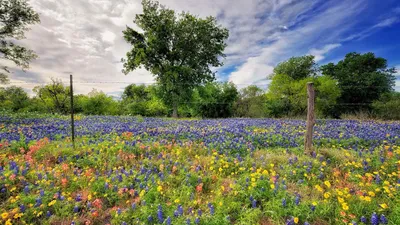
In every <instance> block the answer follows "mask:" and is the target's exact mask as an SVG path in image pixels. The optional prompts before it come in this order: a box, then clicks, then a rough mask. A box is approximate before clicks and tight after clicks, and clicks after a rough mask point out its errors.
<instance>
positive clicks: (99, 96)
mask: <svg viewBox="0 0 400 225" xmlns="http://www.w3.org/2000/svg"><path fill="white" fill-rule="evenodd" d="M83 113H84V114H86V115H117V114H118V103H117V102H116V101H114V99H113V98H112V97H111V96H107V95H106V94H104V93H103V92H101V91H100V92H99V91H97V90H95V89H93V90H92V91H91V92H90V93H89V94H88V97H87V99H86V101H84V102H83Z"/></svg>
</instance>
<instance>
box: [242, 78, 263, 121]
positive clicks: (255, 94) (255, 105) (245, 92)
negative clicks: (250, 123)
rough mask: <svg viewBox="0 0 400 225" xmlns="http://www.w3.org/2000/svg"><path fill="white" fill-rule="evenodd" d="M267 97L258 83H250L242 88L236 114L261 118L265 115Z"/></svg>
mask: <svg viewBox="0 0 400 225" xmlns="http://www.w3.org/2000/svg"><path fill="white" fill-rule="evenodd" d="M265 104H266V97H265V93H264V90H262V89H261V88H259V87H257V86H256V85H250V86H248V87H246V88H243V89H241V90H240V96H239V99H238V100H237V102H236V106H235V108H236V110H235V111H236V116H239V117H251V118H260V117H264V116H265V112H266V111H265V109H266V108H265Z"/></svg>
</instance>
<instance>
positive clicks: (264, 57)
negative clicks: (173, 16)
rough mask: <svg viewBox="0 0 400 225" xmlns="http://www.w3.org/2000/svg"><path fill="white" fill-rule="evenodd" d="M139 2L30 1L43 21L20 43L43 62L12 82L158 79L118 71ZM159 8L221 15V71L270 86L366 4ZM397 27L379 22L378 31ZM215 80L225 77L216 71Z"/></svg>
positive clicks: (191, 0)
mask: <svg viewBox="0 0 400 225" xmlns="http://www.w3.org/2000/svg"><path fill="white" fill-rule="evenodd" d="M140 2H141V0H74V1H71V0H57V1H54V0H52V1H49V0H31V1H30V4H31V5H32V6H33V7H34V8H35V10H36V11H38V12H39V13H40V16H41V24H39V25H35V26H33V27H32V30H31V31H29V32H28V33H27V35H26V36H27V39H25V40H22V41H21V43H22V44H23V45H26V46H28V47H29V48H31V49H33V50H34V51H36V52H37V54H38V55H39V57H40V58H39V59H38V60H36V61H34V62H32V64H31V68H30V70H29V72H28V73H22V72H18V71H17V70H15V73H13V74H12V75H11V76H10V78H11V81H26V82H29V85H28V84H26V85H24V87H26V88H31V87H33V86H35V85H37V84H40V83H44V82H48V81H50V78H51V77H54V78H60V79H63V80H66V81H68V74H69V73H66V72H72V73H73V74H74V79H75V81H76V82H77V84H76V85H75V88H76V92H77V93H88V92H89V91H91V89H92V88H96V89H98V90H102V91H104V92H106V93H110V94H115V93H119V92H121V91H122V90H123V88H124V87H125V86H127V85H128V84H129V83H152V82H154V77H153V76H152V75H151V74H150V73H149V72H148V71H146V70H144V69H139V70H136V71H134V72H131V73H130V74H129V75H123V74H122V73H121V70H122V64H121V63H120V59H121V58H123V57H124V56H125V54H126V52H127V51H128V50H129V49H130V46H129V45H128V44H127V43H126V42H125V41H124V39H123V37H122V31H123V30H124V29H125V27H126V25H128V26H131V27H133V28H135V29H138V28H137V27H136V26H135V25H134V24H133V20H134V17H135V15H136V14H137V13H141V12H142V7H141V3H140ZM160 3H161V4H164V5H166V6H167V7H169V8H172V9H175V10H176V11H177V12H180V11H189V12H191V13H192V14H195V15H199V16H201V17H205V16H209V15H212V16H216V17H217V19H218V22H219V23H221V24H222V25H223V26H225V27H227V28H228V29H229V30H230V37H229V40H228V47H227V48H226V51H225V53H226V54H227V58H226V59H225V61H224V63H225V66H224V67H223V68H219V69H218V71H223V70H224V69H226V68H237V70H236V71H235V72H233V73H231V74H230V76H229V80H231V81H233V82H235V83H236V84H238V86H239V87H241V86H242V85H243V84H244V85H247V84H251V83H255V82H256V83H257V84H259V85H261V86H267V85H268V84H269V81H268V80H266V77H267V75H269V74H270V73H271V72H272V70H273V67H274V66H275V65H276V63H278V62H279V61H282V60H285V59H287V58H289V57H290V56H295V55H302V54H306V53H307V51H308V50H309V49H311V50H310V52H314V53H315V55H316V56H317V57H318V59H319V60H320V59H322V58H323V57H325V55H326V54H328V52H329V51H330V50H332V49H333V48H335V47H338V46H339V44H338V38H341V37H342V34H344V33H346V32H347V31H349V29H351V28H353V26H354V24H355V23H356V20H355V19H354V18H356V17H357V15H358V14H359V13H360V12H362V10H363V9H364V8H365V7H366V5H367V3H366V2H365V1H363V0H355V1H347V0H338V1H332V2H325V1H314V0H305V1H295V0H280V1H265V0H247V1H243V0H217V1H216V0H201V1H199V0H160ZM395 22H396V21H395V20H382V21H381V22H380V23H378V24H377V25H376V26H378V27H383V26H389V25H391V24H393V23H395ZM374 29H377V28H374ZM332 30H335V32H331V31H332ZM332 43H337V44H332ZM11 67H15V66H13V65H11ZM225 76H226V75H225ZM218 79H220V80H223V79H224V77H222V75H221V74H218ZM225 79H226V77H225ZM87 82H91V83H87ZM93 82H94V83H93ZM98 82H114V83H108V84H107V83H98Z"/></svg>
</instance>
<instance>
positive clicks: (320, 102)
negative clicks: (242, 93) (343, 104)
mask: <svg viewBox="0 0 400 225" xmlns="http://www.w3.org/2000/svg"><path fill="white" fill-rule="evenodd" d="M308 82H314V87H315V90H316V105H315V107H316V111H317V113H319V114H320V115H322V116H331V115H330V113H331V111H330V110H331V107H334V106H335V105H336V100H337V98H338V97H339V96H340V90H339V88H338V86H337V85H336V81H335V80H334V79H333V78H331V77H327V76H318V77H308V78H304V79H301V80H295V79H293V78H291V77H289V76H288V75H285V74H279V75H276V76H274V77H273V78H272V82H271V84H270V86H269V90H268V93H267V111H268V114H269V115H271V116H273V117H282V116H299V115H305V114H306V109H307V87H306V84H307V83H308Z"/></svg>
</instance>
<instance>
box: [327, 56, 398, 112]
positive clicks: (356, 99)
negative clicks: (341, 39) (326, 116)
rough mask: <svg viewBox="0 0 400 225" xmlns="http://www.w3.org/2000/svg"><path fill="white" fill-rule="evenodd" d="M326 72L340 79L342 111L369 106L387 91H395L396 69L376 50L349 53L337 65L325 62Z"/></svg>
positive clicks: (356, 109)
mask: <svg viewBox="0 0 400 225" xmlns="http://www.w3.org/2000/svg"><path fill="white" fill-rule="evenodd" d="M321 71H322V74H324V75H327V76H330V77H332V78H334V79H336V80H337V81H338V86H339V88H340V90H341V92H342V95H341V96H340V98H339V103H340V104H341V105H342V107H341V108H340V109H338V110H339V111H340V112H345V111H358V110H360V109H363V108H364V109H365V108H368V107H369V106H370V105H371V103H372V102H373V101H375V100H378V99H379V98H380V96H381V95H382V94H384V93H389V92H391V91H393V86H394V84H395V76H394V73H396V70H395V69H394V68H388V66H387V61H386V59H384V58H381V57H376V56H375V54H374V53H372V52H370V53H366V54H360V53H355V52H352V53H348V54H347V55H346V57H345V58H344V59H343V60H341V61H339V62H338V63H337V64H336V65H335V64H334V63H329V64H327V65H324V66H321Z"/></svg>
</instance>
